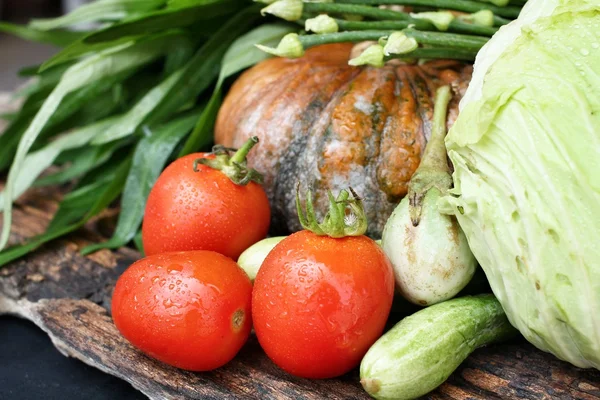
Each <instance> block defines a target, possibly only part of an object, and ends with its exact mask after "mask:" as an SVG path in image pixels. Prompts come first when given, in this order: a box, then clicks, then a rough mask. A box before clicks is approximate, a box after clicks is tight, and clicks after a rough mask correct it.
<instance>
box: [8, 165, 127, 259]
mask: <svg viewBox="0 0 600 400" xmlns="http://www.w3.org/2000/svg"><path fill="white" fill-rule="evenodd" d="M130 167H131V157H128V158H127V159H125V160H124V161H122V162H121V164H120V165H119V167H118V169H117V170H116V172H115V173H114V174H111V175H105V176H104V179H100V180H96V181H94V182H93V183H91V184H89V186H86V187H81V188H79V189H78V190H76V191H73V192H71V193H69V194H68V195H66V196H65V198H64V199H63V201H62V202H61V204H60V206H59V209H58V211H57V213H56V215H55V216H54V218H53V219H52V221H51V222H50V225H49V226H48V229H47V230H46V232H45V233H43V234H42V235H39V236H36V237H34V238H32V239H31V240H30V241H28V242H27V243H25V244H22V245H17V246H13V247H11V248H9V249H6V250H4V251H2V252H0V266H4V265H6V264H7V263H9V262H11V261H13V260H16V259H17V258H19V257H22V256H24V255H25V254H27V253H29V252H31V251H33V250H35V249H37V248H38V247H40V246H41V245H43V244H44V243H47V242H49V241H50V240H53V239H56V238H58V237H61V236H64V235H66V234H68V233H70V232H73V231H75V230H77V229H79V228H81V227H82V226H83V225H84V224H85V223H86V222H87V221H88V220H89V219H90V218H92V217H93V216H95V215H97V214H98V213H100V211H102V210H104V209H105V208H106V207H107V206H108V205H109V204H110V203H112V202H113V201H114V200H115V199H116V198H117V197H118V196H119V194H120V193H121V191H122V190H123V186H124V184H125V179H126V178H127V174H128V172H129V169H130Z"/></svg>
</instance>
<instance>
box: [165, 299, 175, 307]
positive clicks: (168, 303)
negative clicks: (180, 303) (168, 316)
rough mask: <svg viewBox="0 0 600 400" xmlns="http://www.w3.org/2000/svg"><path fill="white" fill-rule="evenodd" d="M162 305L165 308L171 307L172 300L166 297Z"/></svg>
mask: <svg viewBox="0 0 600 400" xmlns="http://www.w3.org/2000/svg"><path fill="white" fill-rule="evenodd" d="M163 305H164V306H165V307H166V308H171V307H173V301H172V300H171V298H168V299H166V300H164V301H163Z"/></svg>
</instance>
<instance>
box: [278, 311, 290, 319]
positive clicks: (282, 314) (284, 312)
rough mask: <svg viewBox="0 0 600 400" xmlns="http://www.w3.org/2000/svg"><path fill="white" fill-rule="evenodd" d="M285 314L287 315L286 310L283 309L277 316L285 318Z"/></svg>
mask: <svg viewBox="0 0 600 400" xmlns="http://www.w3.org/2000/svg"><path fill="white" fill-rule="evenodd" d="M287 316H288V312H287V311H283V312H282V313H281V314H279V318H283V319H285V318H287Z"/></svg>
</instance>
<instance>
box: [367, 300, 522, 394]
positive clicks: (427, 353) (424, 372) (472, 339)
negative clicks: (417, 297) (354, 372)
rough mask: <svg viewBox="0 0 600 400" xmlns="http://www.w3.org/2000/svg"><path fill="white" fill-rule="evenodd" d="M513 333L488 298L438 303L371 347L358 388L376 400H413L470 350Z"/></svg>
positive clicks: (443, 377) (496, 304)
mask: <svg viewBox="0 0 600 400" xmlns="http://www.w3.org/2000/svg"><path fill="white" fill-rule="evenodd" d="M516 333H517V331H516V329H515V328H513V327H512V326H511V325H510V323H509V322H508V319H507V317H506V315H505V314H504V310H503V309H502V307H501V306H500V303H499V302H498V300H496V298H495V297H494V296H493V295H491V294H485V295H478V296H465V297H461V298H455V299H452V300H448V301H445V302H442V303H438V304H436V305H433V306H431V307H428V308H425V309H423V310H420V311H418V312H416V313H415V314H413V315H411V316H409V317H406V318H404V319H403V320H402V321H400V322H399V323H397V324H396V325H395V326H394V327H393V328H392V329H390V330H389V331H388V332H387V333H385V334H384V335H383V336H382V337H381V338H379V340H378V341H377V342H375V343H374V344H373V346H371V348H370V349H369V351H368V352H367V354H366V355H365V356H364V358H363V360H362V362H361V365H360V378H361V383H362V384H363V387H364V388H365V390H366V391H367V393H369V395H371V396H372V397H374V398H376V399H379V400H403V399H414V398H417V397H420V396H423V395H425V394H427V393H429V392H430V391H432V390H434V389H435V388H437V387H438V386H440V385H441V384H442V383H443V382H445V381H446V379H448V377H449V376H450V375H451V374H452V372H454V370H456V368H458V366H459V365H460V363H462V362H463V361H464V360H465V359H466V358H467V357H468V356H469V354H471V353H472V352H473V351H474V350H475V349H476V348H478V347H481V346H484V345H487V344H490V343H494V342H498V341H502V340H506V339H509V338H511V337H513V336H514V335H516Z"/></svg>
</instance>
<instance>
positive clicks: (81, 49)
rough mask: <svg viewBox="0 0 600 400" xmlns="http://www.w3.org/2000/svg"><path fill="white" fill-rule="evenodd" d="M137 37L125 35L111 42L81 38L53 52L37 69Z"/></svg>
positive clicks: (130, 40) (43, 68)
mask: <svg viewBox="0 0 600 400" xmlns="http://www.w3.org/2000/svg"><path fill="white" fill-rule="evenodd" d="M136 39H137V37H125V38H120V39H117V40H113V41H111V42H104V43H95V44H88V43H85V42H84V41H83V38H81V39H80V40H77V41H76V42H73V43H71V44H70V45H69V46H67V47H65V48H64V49H62V50H61V51H60V52H58V53H56V54H54V55H53V56H52V57H50V58H49V59H47V60H46V61H45V62H44V63H43V64H42V65H41V66H40V68H39V71H45V70H47V69H48V68H50V67H53V66H56V65H59V64H62V63H65V62H68V61H71V60H75V59H77V58H80V57H83V56H85V55H86V54H93V53H97V52H99V51H102V50H106V49H110V48H111V47H115V46H120V45H123V44H127V43H129V44H133V43H135V41H136Z"/></svg>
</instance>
